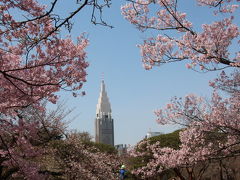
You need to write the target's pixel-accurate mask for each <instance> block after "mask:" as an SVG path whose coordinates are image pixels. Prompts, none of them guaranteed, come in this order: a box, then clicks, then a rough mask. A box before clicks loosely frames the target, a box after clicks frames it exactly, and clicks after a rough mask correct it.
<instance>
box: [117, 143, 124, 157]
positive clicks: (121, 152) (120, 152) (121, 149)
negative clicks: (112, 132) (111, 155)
mask: <svg viewBox="0 0 240 180" xmlns="http://www.w3.org/2000/svg"><path fill="white" fill-rule="evenodd" d="M115 148H116V150H117V151H118V155H124V154H126V153H127V145H126V144H117V145H115Z"/></svg>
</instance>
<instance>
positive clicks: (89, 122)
mask: <svg viewBox="0 0 240 180" xmlns="http://www.w3.org/2000/svg"><path fill="white" fill-rule="evenodd" d="M124 2H125V1H123V0H121V1H117V2H113V4H112V7H111V8H110V9H105V11H104V18H105V19H104V20H105V21H106V22H107V23H109V24H110V25H113V26H114V28H113V29H111V28H109V27H104V26H94V25H92V24H91V23H90V17H89V14H88V10H87V9H85V10H83V12H81V13H79V14H78V15H77V17H75V19H74V26H73V29H72V31H71V36H72V38H73V39H75V38H76V37H77V36H78V35H79V34H80V33H82V32H87V36H88V38H89V40H90V45H89V47H88V48H87V56H88V58H87V61H88V62H89V64H90V66H89V68H87V73H88V76H87V82H86V83H85V84H84V86H83V88H82V90H83V91H85V92H86V95H85V96H83V97H77V98H74V97H72V96H71V94H70V93H65V92H60V93H58V94H59V95H60V96H61V98H60V101H64V100H67V103H66V106H67V107H68V108H70V109H71V108H75V110H74V111H73V112H72V114H71V115H70V119H71V118H72V117H76V116H77V118H76V119H75V120H74V121H73V122H71V124H70V125H69V128H70V129H78V130H80V131H87V132H89V133H90V134H91V135H92V136H93V137H94V121H95V116H96V113H95V112H96V105H97V100H98V96H99V92H100V83H101V74H102V73H104V81H105V84H106V91H107V93H108V97H109V99H110V103H111V107H112V117H113V119H114V124H115V127H114V131H115V142H116V143H115V144H131V145H134V144H136V143H137V142H138V141H140V140H141V139H142V138H144V136H145V135H146V133H147V132H148V131H149V129H151V130H152V131H160V132H163V133H168V132H171V131H173V130H174V128H173V127H171V126H160V125H158V124H157V123H156V121H155V119H156V117H155V115H154V113H153V112H154V110H157V109H159V108H161V107H163V106H164V105H165V104H167V103H168V102H169V101H170V99H171V97H174V96H177V97H184V96H185V95H187V94H189V93H194V94H197V95H200V96H204V97H208V96H209V95H210V92H211V88H210V87H209V86H208V82H209V80H212V79H214V78H215V77H216V74H219V73H220V72H208V73H197V72H194V71H193V70H189V69H187V68H186V67H185V65H186V62H179V63H173V64H166V65H164V66H161V67H155V68H153V69H152V70H150V71H146V70H145V69H144V68H143V67H142V62H141V56H140V52H139V49H138V48H137V47H136V45H137V44H139V43H142V39H143V38H145V37H146V36H147V34H143V33H141V32H139V31H138V30H137V29H136V28H135V27H134V26H132V25H131V24H130V23H128V22H127V21H126V20H125V19H124V18H123V17H122V16H121V13H120V6H121V5H123V4H124ZM188 2H189V4H188V3H186V7H185V8H184V9H188V8H189V7H188V6H191V5H192V3H190V2H191V1H189V0H188ZM69 6H70V4H69ZM59 7H60V5H59ZM63 7H64V6H63ZM63 7H62V8H63ZM64 8H68V7H64ZM69 8H70V7H69ZM203 9H204V8H203ZM194 10H195V9H191V11H194ZM204 10H205V9H204ZM59 11H62V10H61V9H59ZM198 11H199V10H198ZM198 11H194V14H195V15H197V14H198V13H199V12H198ZM207 15H208V14H207V13H206V14H204V17H207ZM190 18H192V19H194V18H196V20H197V19H198V16H194V15H192V16H191V17H190ZM203 19H204V18H203ZM207 20H208V21H209V19H207ZM198 23H199V24H201V23H202V22H198ZM147 33H151V32H147ZM50 106H52V105H50Z"/></svg>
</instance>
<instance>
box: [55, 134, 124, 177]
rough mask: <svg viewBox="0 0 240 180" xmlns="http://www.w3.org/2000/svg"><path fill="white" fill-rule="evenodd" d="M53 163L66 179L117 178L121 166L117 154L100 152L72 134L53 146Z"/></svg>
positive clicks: (92, 145)
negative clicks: (54, 162) (55, 163)
mask: <svg viewBox="0 0 240 180" xmlns="http://www.w3.org/2000/svg"><path fill="white" fill-rule="evenodd" d="M52 147H53V151H52V152H53V155H52V156H51V157H53V158H54V161H56V162H57V164H58V166H59V167H60V169H61V172H62V175H63V177H66V179H89V180H90V179H101V180H105V179H110V180H115V179H117V178H118V169H119V167H120V165H121V160H120V159H119V157H118V155H117V153H116V154H114V153H109V152H104V151H101V150H100V149H99V148H98V147H97V146H94V144H90V143H86V142H85V141H82V140H81V139H79V135H76V134H73V135H70V136H68V138H67V139H66V140H63V141H55V142H54V144H53V146H52Z"/></svg>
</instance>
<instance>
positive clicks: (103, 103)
mask: <svg viewBox="0 0 240 180" xmlns="http://www.w3.org/2000/svg"><path fill="white" fill-rule="evenodd" d="M95 142H97V143H103V144H109V145H112V146H114V123H113V119H112V110H111V105H110V102H109V99H108V96H107V92H106V89H105V83H104V81H103V80H102V82H101V90H100V95H99V98H98V104H97V109H96V119H95Z"/></svg>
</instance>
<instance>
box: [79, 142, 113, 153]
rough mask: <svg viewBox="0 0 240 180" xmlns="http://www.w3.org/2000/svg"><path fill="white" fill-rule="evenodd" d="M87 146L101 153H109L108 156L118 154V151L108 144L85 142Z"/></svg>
mask: <svg viewBox="0 0 240 180" xmlns="http://www.w3.org/2000/svg"><path fill="white" fill-rule="evenodd" d="M83 143H84V144H85V145H87V146H90V147H95V148H97V149H98V150H100V151H101V152H104V153H108V154H117V150H116V149H115V148H114V147H113V146H111V145H108V144H102V143H95V142H92V141H84V142H83Z"/></svg>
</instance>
